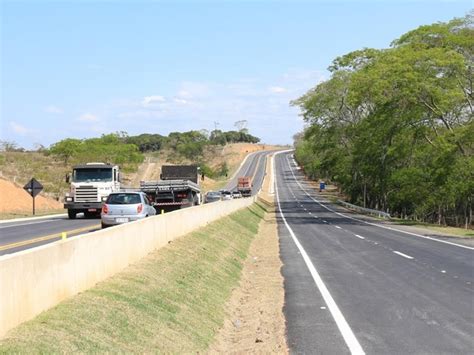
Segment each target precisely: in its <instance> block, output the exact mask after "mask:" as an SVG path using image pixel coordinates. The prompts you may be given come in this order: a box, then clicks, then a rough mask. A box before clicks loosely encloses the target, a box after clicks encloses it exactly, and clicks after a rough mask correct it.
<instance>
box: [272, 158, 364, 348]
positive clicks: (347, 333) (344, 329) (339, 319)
mask: <svg viewBox="0 0 474 355" xmlns="http://www.w3.org/2000/svg"><path fill="white" fill-rule="evenodd" d="M281 153H283V152H280V153H277V154H275V155H279V154H281ZM275 192H276V199H277V204H278V210H279V212H280V215H281V218H282V220H283V222H284V223H285V226H286V228H287V229H288V232H289V233H290V235H291V238H292V239H293V241H294V243H295V244H296V247H297V248H298V250H299V251H300V253H301V256H302V257H303V260H304V262H305V264H306V267H307V268H308V270H309V272H310V273H311V276H312V277H313V280H314V282H315V283H316V286H317V287H318V289H319V292H320V293H321V295H322V297H323V299H324V302H326V304H327V306H328V308H329V311H330V312H331V315H332V317H333V318H334V321H335V322H336V325H337V327H338V328H339V331H340V332H341V335H342V337H343V338H344V341H345V342H346V345H347V346H348V348H349V350H350V352H351V354H365V352H364V350H363V349H362V346H361V345H360V343H359V341H358V340H357V338H356V337H355V335H354V333H353V331H352V329H351V327H350V326H349V324H348V323H347V321H346V319H345V318H344V315H343V314H342V312H341V310H340V309H339V307H338V306H337V304H336V302H335V301H334V299H333V298H332V296H331V294H330V293H329V290H328V289H327V287H326V285H325V284H324V282H323V280H322V279H321V276H319V273H318V271H317V270H316V268H315V267H314V265H313V263H312V262H311V259H310V258H309V256H308V254H307V253H306V251H305V250H304V248H303V246H302V245H301V243H300V242H299V240H298V238H297V237H296V235H295V233H294V232H293V230H292V229H291V227H290V225H289V224H288V222H287V221H286V218H285V215H284V214H283V211H282V210H281V205H280V196H279V193H278V184H277V176H276V174H275Z"/></svg>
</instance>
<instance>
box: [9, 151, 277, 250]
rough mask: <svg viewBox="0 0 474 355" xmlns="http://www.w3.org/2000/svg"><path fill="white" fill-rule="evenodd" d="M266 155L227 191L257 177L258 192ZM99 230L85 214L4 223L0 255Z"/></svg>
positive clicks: (253, 158)
mask: <svg viewBox="0 0 474 355" xmlns="http://www.w3.org/2000/svg"><path fill="white" fill-rule="evenodd" d="M267 154H269V152H268V151H259V152H256V153H252V154H250V155H249V156H248V158H247V159H246V160H245V162H244V163H243V164H242V166H241V167H240V169H239V170H238V172H237V173H236V174H235V175H234V177H233V178H232V179H231V181H230V182H229V184H228V185H227V187H226V188H227V189H229V190H233V189H235V188H236V186H237V178H238V177H239V176H248V175H250V176H254V180H253V181H254V187H253V193H254V194H255V193H256V192H258V190H259V189H260V187H261V185H262V183H263V177H264V175H265V160H266V159H265V156H266V155H267ZM97 229H100V220H99V219H96V218H90V219H89V218H84V217H82V214H80V215H78V218H77V219H74V220H70V219H68V218H67V217H54V218H38V219H31V220H27V221H16V222H15V221H12V222H8V223H2V224H0V255H5V254H11V253H16V252H18V251H21V250H25V249H29V248H33V247H36V246H39V245H43V244H46V243H51V242H54V241H57V240H59V239H60V238H61V237H62V233H63V232H65V233H66V235H67V237H68V238H69V237H74V236H77V235H80V234H84V233H87V232H90V231H93V230H97Z"/></svg>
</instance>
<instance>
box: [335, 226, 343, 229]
mask: <svg viewBox="0 0 474 355" xmlns="http://www.w3.org/2000/svg"><path fill="white" fill-rule="evenodd" d="M334 227H336V228H337V229H342V228H341V227H339V226H334Z"/></svg>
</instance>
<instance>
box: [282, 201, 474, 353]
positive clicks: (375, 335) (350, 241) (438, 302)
mask: <svg viewBox="0 0 474 355" xmlns="http://www.w3.org/2000/svg"><path fill="white" fill-rule="evenodd" d="M283 208H284V209H285V208H287V209H288V211H287V213H285V212H284V213H285V215H286V217H287V221H288V223H289V224H290V226H291V227H292V229H293V230H294V232H295V234H296V235H297V236H298V238H299V240H300V243H301V244H302V245H303V247H304V249H305V250H306V252H307V253H308V254H309V255H310V258H311V260H312V262H313V264H314V265H315V267H316V268H317V270H318V271H319V274H320V275H321V277H322V279H323V280H324V281H325V282H326V283H327V287H328V289H329V290H330V292H331V294H332V295H333V297H334V299H335V300H336V303H337V304H338V305H339V307H340V309H341V310H342V312H343V314H344V316H345V317H346V319H347V321H348V322H349V324H350V325H351V327H352V330H353V331H354V332H355V334H356V336H357V338H358V340H359V342H360V343H361V344H362V347H363V348H364V350H366V351H367V352H368V353H393V352H397V351H399V352H400V353H415V352H430V353H436V352H437V351H440V352H443V353H447V352H453V351H454V352H456V353H463V352H466V351H467V350H468V349H470V347H471V346H472V342H471V341H470V339H471V335H472V326H471V324H472V321H473V319H472V316H469V314H467V315H466V311H467V312H469V310H470V309H471V307H472V298H473V292H472V289H467V288H465V287H464V285H460V284H459V282H458V281H456V280H455V279H450V278H446V277H445V276H443V275H442V274H438V275H432V274H431V273H430V272H429V270H428V271H427V269H426V268H425V267H423V266H422V265H419V264H416V263H411V262H410V261H409V260H407V259H404V258H402V257H400V256H398V255H396V254H393V253H389V252H388V253H387V251H386V250H385V249H383V248H382V247H381V246H380V245H379V246H377V245H376V244H373V243H369V242H367V241H364V240H361V239H358V238H355V237H350V236H348V235H347V234H344V233H343V232H341V231H340V230H338V229H334V226H332V225H330V224H327V223H324V222H322V221H315V219H314V217H311V216H308V214H307V212H306V211H296V212H289V211H295V210H297V209H298V205H297V204H296V203H294V204H293V206H291V203H290V204H289V205H288V206H286V207H283ZM374 293H375V294H374ZM454 300H455V302H456V305H455V306H453V305H452V303H453V301H454ZM381 329H384V330H385V331H383V332H381V331H380V330H381ZM397 339H398V340H397ZM400 339H401V340H400ZM407 339H408V340H407ZM311 341H312V340H311Z"/></svg>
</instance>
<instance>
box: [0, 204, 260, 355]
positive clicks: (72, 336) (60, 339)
mask: <svg viewBox="0 0 474 355" xmlns="http://www.w3.org/2000/svg"><path fill="white" fill-rule="evenodd" d="M263 215H264V210H263V209H262V208H261V207H259V206H258V205H257V204H254V205H252V206H251V207H250V208H246V209H244V210H241V211H238V212H235V213H233V214H231V215H230V216H228V217H225V218H222V219H220V220H218V221H216V222H213V223H211V224H209V225H208V226H206V227H205V228H202V229H199V230H197V231H195V232H192V233H190V234H188V235H186V236H184V237H182V238H179V239H177V240H175V241H173V242H172V243H171V244H170V245H168V246H167V247H165V248H163V249H160V250H158V251H155V252H153V253H151V254H150V255H149V256H147V257H146V258H144V259H143V260H141V261H140V262H138V263H137V264H134V265H131V266H129V267H128V268H127V269H125V270H124V271H123V272H121V273H119V274H117V275H115V276H113V277H111V278H109V279H108V280H106V281H104V282H101V283H99V284H98V285H96V286H95V287H94V288H92V289H90V290H88V291H85V292H83V293H81V294H79V295H77V296H75V297H73V298H71V299H69V300H67V301H65V302H62V303H61V304H59V305H58V306H56V307H54V308H52V309H51V310H48V311H46V312H44V313H42V314H41V315H39V316H38V317H36V318H35V319H33V320H32V321H29V322H26V323H24V324H22V325H20V326H19V327H17V328H15V329H13V330H12V331H10V332H9V333H8V334H7V335H6V337H5V338H3V339H2V340H0V353H70V352H134V353H144V352H150V351H153V352H165V353H190V352H201V351H205V350H207V349H208V347H209V346H210V344H211V343H212V342H213V340H214V337H215V335H216V333H217V331H218V330H219V328H220V327H221V326H222V324H223V322H224V318H225V304H226V302H227V301H228V299H229V297H230V295H231V292H232V289H233V288H235V287H236V286H237V285H238V282H239V279H240V274H241V270H242V267H243V263H244V261H245V260H246V259H247V256H248V251H249V246H250V244H251V242H252V240H253V239H254V238H255V236H256V235H257V233H258V225H259V222H260V220H261V219H262V217H263Z"/></svg>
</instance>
